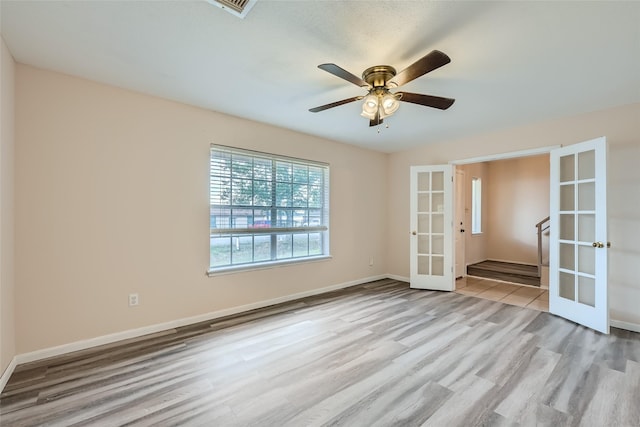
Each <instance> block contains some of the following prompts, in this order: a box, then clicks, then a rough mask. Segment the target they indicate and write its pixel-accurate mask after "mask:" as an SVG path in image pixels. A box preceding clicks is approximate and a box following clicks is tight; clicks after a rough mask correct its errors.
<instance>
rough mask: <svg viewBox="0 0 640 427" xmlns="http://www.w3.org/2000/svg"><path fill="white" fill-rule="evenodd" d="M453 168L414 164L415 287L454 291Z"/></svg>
mask: <svg viewBox="0 0 640 427" xmlns="http://www.w3.org/2000/svg"><path fill="white" fill-rule="evenodd" d="M452 169H453V168H452V166H451V165H436V166H412V167H411V180H410V191H411V201H410V212H411V219H410V227H411V231H410V233H411V234H410V242H411V243H410V250H411V251H410V254H411V261H410V263H409V264H410V282H411V287H412V288H418V289H433V290H441V291H453V290H454V274H453V235H452V233H453V223H452V221H453V199H452V192H453V183H452V181H453V179H452V176H453V175H452Z"/></svg>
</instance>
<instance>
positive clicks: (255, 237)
mask: <svg viewBox="0 0 640 427" xmlns="http://www.w3.org/2000/svg"><path fill="white" fill-rule="evenodd" d="M209 178H210V191H209V194H210V211H209V215H210V218H209V227H210V233H209V235H210V264H209V270H210V272H216V271H220V270H224V269H229V268H230V267H238V266H240V267H243V268H246V267H250V266H252V265H263V264H266V263H273V262H283V261H288V260H298V259H304V258H311V257H318V256H328V255H329V166H328V165H326V164H323V163H319V162H313V161H308V160H303V159H295V158H289V157H284V156H277V155H272V154H268V153H259V152H254V151H248V150H242V149H236V148H231V147H225V146H220V145H212V146H211V159H210V175H209Z"/></svg>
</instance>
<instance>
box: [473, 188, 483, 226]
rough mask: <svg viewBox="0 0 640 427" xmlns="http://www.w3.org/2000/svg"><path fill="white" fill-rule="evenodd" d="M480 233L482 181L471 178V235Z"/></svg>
mask: <svg viewBox="0 0 640 427" xmlns="http://www.w3.org/2000/svg"><path fill="white" fill-rule="evenodd" d="M480 233H482V179H480V178H476V177H473V178H471V234H480Z"/></svg>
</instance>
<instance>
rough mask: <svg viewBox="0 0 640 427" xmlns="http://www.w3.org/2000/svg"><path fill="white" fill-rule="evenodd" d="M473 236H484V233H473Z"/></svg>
mask: <svg viewBox="0 0 640 427" xmlns="http://www.w3.org/2000/svg"><path fill="white" fill-rule="evenodd" d="M471 235H472V236H481V235H482V231H479V232H477V233H471Z"/></svg>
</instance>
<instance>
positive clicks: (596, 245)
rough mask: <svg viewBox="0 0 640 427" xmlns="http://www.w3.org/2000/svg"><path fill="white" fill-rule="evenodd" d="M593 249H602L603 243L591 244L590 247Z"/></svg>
mask: <svg viewBox="0 0 640 427" xmlns="http://www.w3.org/2000/svg"><path fill="white" fill-rule="evenodd" d="M591 246H593V247H594V248H604V243H602V242H593V244H592V245H591Z"/></svg>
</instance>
